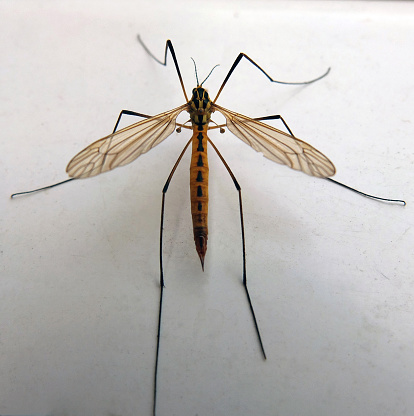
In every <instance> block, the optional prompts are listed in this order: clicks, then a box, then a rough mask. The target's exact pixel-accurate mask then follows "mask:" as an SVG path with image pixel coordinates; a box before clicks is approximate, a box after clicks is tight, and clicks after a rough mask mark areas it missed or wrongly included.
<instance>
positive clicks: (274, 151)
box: [214, 104, 335, 178]
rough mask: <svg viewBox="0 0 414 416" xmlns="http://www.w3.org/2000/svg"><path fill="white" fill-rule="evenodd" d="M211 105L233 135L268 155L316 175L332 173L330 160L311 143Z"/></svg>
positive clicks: (279, 161) (332, 168) (325, 176)
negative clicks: (223, 118) (221, 115)
mask: <svg viewBox="0 0 414 416" xmlns="http://www.w3.org/2000/svg"><path fill="white" fill-rule="evenodd" d="M214 107H215V108H216V109H217V110H218V111H220V113H222V114H223V116H224V117H225V118H226V124H227V127H228V129H229V130H230V131H231V132H232V133H233V134H234V135H235V136H237V137H238V138H239V139H241V140H243V141H244V142H245V143H247V144H248V145H249V146H251V147H253V149H254V150H256V152H261V153H263V155H264V156H265V157H267V158H268V159H270V160H273V161H274V162H276V163H281V164H283V165H288V166H289V167H291V168H292V169H296V170H301V171H302V172H305V173H306V174H308V175H311V176H316V177H318V178H327V177H329V176H333V175H334V174H335V166H334V165H333V163H332V162H331V161H330V160H329V159H328V158H327V157H326V156H325V155H323V154H322V153H321V152H320V151H319V150H316V149H315V148H314V147H312V146H311V145H310V144H308V143H305V142H303V141H302V140H299V139H297V138H296V137H293V136H291V135H290V134H287V133H285V132H283V131H281V130H278V129H275V128H274V127H271V126H269V125H267V124H264V123H261V122H260V121H257V120H253V119H252V118H250V117H246V116H243V115H241V114H237V113H234V112H233V111H229V110H226V109H225V108H223V107H220V106H218V105H217V104H214Z"/></svg>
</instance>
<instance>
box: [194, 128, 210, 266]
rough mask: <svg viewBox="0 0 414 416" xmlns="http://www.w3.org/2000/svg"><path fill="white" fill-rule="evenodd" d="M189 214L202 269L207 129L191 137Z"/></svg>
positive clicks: (204, 241)
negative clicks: (191, 218)
mask: <svg viewBox="0 0 414 416" xmlns="http://www.w3.org/2000/svg"><path fill="white" fill-rule="evenodd" d="M190 194H191V215H192V217H193V230H194V241H195V245H196V250H197V253H198V255H199V257H200V260H201V266H202V267H203V269H204V257H205V255H206V251H207V236H208V225H207V216H208V160H207V130H206V129H203V130H201V131H200V130H198V129H195V131H194V134H193V138H192V156H191V165H190Z"/></svg>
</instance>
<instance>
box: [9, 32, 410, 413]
mask: <svg viewBox="0 0 414 416" xmlns="http://www.w3.org/2000/svg"><path fill="white" fill-rule="evenodd" d="M138 40H139V41H140V43H141V45H142V46H143V47H144V49H145V50H146V51H147V52H148V54H149V55H150V56H152V57H153V58H154V59H155V60H156V61H158V62H159V63H161V64H162V65H166V58H167V52H168V50H169V51H170V53H171V56H172V58H173V60H174V64H175V68H176V70H177V74H178V78H179V80H180V83H181V87H182V90H183V94H184V97H185V99H186V103H185V104H183V105H181V106H179V107H177V108H175V109H173V110H170V111H167V112H164V113H161V114H158V115H156V116H153V117H151V116H148V115H145V114H140V113H135V112H133V111H129V110H122V111H121V113H120V115H119V117H118V121H117V123H116V125H115V128H114V130H113V132H112V133H111V134H110V135H108V136H106V137H104V138H102V139H100V140H98V141H96V142H94V143H92V144H91V145H89V146H88V147H86V148H85V149H84V150H82V151H81V152H80V153H78V154H77V155H76V156H75V157H74V158H73V159H72V160H71V161H70V162H69V164H68V166H67V168H66V171H67V173H68V175H69V176H70V178H71V179H67V180H66V181H63V182H60V183H57V184H54V185H50V186H47V187H45V188H40V189H36V190H34V191H28V192H20V193H17V194H13V195H12V197H13V196H16V195H21V194H27V193H31V192H36V191H39V190H42V189H47V188H51V187H54V186H57V185H60V184H61V183H64V182H67V181H70V180H73V179H81V178H88V177H92V176H96V175H98V174H100V173H103V172H106V171H109V170H111V169H114V168H116V167H118V166H123V165H126V164H128V163H130V162H132V161H133V160H135V159H136V158H137V157H138V156H140V155H142V154H143V153H146V152H148V151H149V150H151V149H152V148H153V147H154V146H156V145H157V144H159V143H161V142H162V141H163V140H164V139H166V138H167V137H168V136H170V135H171V134H172V133H173V132H174V130H175V129H176V127H177V126H178V128H179V129H181V128H185V129H190V128H191V129H192V130H193V134H192V137H191V139H190V140H189V141H188V142H187V144H186V146H185V147H184V149H183V151H182V152H181V154H180V156H179V158H178V160H177V162H176V163H175V165H174V167H173V169H172V171H171V173H170V175H169V177H168V179H167V181H166V183H165V185H164V188H163V191H162V192H163V197H162V205H161V227H160V301H159V317H158V331H157V347H156V355H155V369H154V390H153V392H154V397H153V414H154V416H155V414H156V398H157V377H158V358H159V350H160V335H161V316H162V300H163V293H164V272H163V265H162V236H163V221H164V202H165V194H166V192H167V190H168V186H169V183H170V181H171V179H172V176H173V174H174V172H175V170H176V168H177V166H178V164H179V163H180V161H181V159H182V157H183V155H184V153H185V151H186V150H187V148H188V146H189V145H190V143H191V144H192V156H191V165H190V194H191V214H192V219H193V229H194V240H195V245H196V250H197V253H198V255H199V257H200V260H201V265H202V267H203V269H204V258H205V255H206V251H207V239H208V219H207V216H208V173H209V168H208V159H207V146H208V145H211V146H212V148H213V149H214V150H215V151H216V153H217V154H218V156H219V158H220V159H221V161H222V162H223V164H224V165H225V167H226V169H227V171H228V173H229V174H230V176H231V178H232V180H233V182H234V184H235V187H236V189H237V191H238V193H239V206H240V220H241V234H242V249H243V286H244V288H245V291H246V295H247V300H248V303H249V306H250V311H251V314H252V318H253V321H254V325H255V329H256V333H257V336H258V340H259V343H260V347H261V350H262V353H263V357H264V358H266V354H265V350H264V347H263V343H262V339H261V335H260V331H259V327H258V324H257V321H256V317H255V313H254V310H253V305H252V302H251V299H250V295H249V291H248V288H247V274H246V255H245V238H244V225H243V210H242V198H241V187H240V185H239V184H238V182H237V180H236V178H235V176H234V174H233V172H232V171H231V169H230V168H229V166H228V165H227V163H226V162H225V160H224V158H223V157H222V156H221V154H220V152H219V151H218V149H217V148H216V146H215V145H214V143H213V142H212V141H211V139H210V138H209V137H208V135H207V133H208V131H209V130H211V129H216V128H220V129H222V128H223V127H227V128H228V129H229V130H230V131H231V132H232V133H233V134H234V135H235V136H237V137H238V138H239V139H241V140H243V141H244V142H245V143H246V144H248V145H249V146H251V147H252V148H253V149H254V150H256V151H258V152H261V153H263V155H264V156H265V157H267V158H269V159H271V160H273V161H274V162H277V163H280V164H284V165H287V166H289V167H290V168H292V169H295V170H300V171H303V172H304V173H306V174H308V175H311V176H315V177H319V178H326V179H329V180H330V181H332V182H335V183H337V184H339V185H342V186H344V187H346V188H348V189H351V190H353V191H355V192H358V193H360V194H362V195H364V196H368V197H371V198H375V199H381V200H385V201H389V202H400V203H403V204H404V205H405V202H404V201H402V200H391V199H387V198H379V197H375V196H372V195H368V194H364V193H362V192H360V191H357V190H355V189H353V188H350V187H348V186H347V185H344V184H341V183H339V182H336V181H334V180H333V179H330V178H329V177H330V176H333V175H334V174H335V167H334V165H333V164H332V162H331V161H330V160H329V159H328V158H327V157H326V156H324V155H323V154H322V153H321V152H319V151H318V150H316V149H315V148H314V147H312V146H311V145H309V144H307V143H305V142H303V141H302V140H299V139H297V138H296V137H295V136H294V135H293V133H292V131H291V130H290V129H289V127H288V125H287V124H286V123H285V121H284V120H283V118H282V117H281V116H280V115H273V116H267V117H262V118H258V119H253V118H250V117H247V116H244V115H241V114H238V113H235V112H233V111H230V110H227V109H225V108H223V107H221V106H219V105H218V104H216V101H217V98H218V97H219V95H220V93H221V91H222V90H223V88H224V86H225V85H226V83H227V81H228V79H229V78H230V76H231V74H232V73H233V71H234V69H235V68H236V67H237V65H238V64H239V62H240V61H241V60H242V58H245V59H247V60H248V61H249V62H250V63H252V64H253V65H254V66H255V67H256V68H257V69H259V70H260V71H261V72H262V73H263V74H264V75H265V76H266V77H267V78H269V80H270V81H272V82H277V83H282V84H298V85H302V84H310V83H312V82H315V81H317V80H319V79H321V78H323V77H324V76H326V75H327V74H328V72H329V70H328V71H327V72H326V73H325V74H323V75H322V76H320V77H319V78H316V79H313V80H311V81H307V82H299V83H286V82H280V81H275V80H273V79H272V78H271V77H270V76H269V75H268V74H267V73H266V72H265V71H264V70H263V69H262V68H261V67H260V66H259V65H257V64H256V63H255V62H254V61H253V60H252V59H250V58H249V57H248V56H247V55H245V54H243V53H240V54H239V55H238V57H237V58H236V60H235V61H234V63H233V66H232V67H231V69H230V71H229V72H228V74H227V76H226V78H225V79H224V81H223V83H222V85H221V87H220V89H219V91H218V93H217V95H216V97H215V99H214V100H211V99H210V97H209V95H208V93H207V91H206V89H204V88H203V86H202V85H203V83H204V81H203V82H202V83H201V84H200V83H198V81H197V86H196V88H194V89H193V91H192V97H191V99H190V100H189V99H188V97H187V94H186V91H185V88H184V83H183V79H182V77H181V73H180V69H179V67H178V62H177V59H176V56H175V52H174V48H173V46H172V43H171V41H169V40H168V41H167V43H166V48H165V57H164V62H161V61H159V60H158V59H157V58H155V57H154V56H153V55H152V53H151V52H150V51H149V50H148V49H147V47H146V46H145V45H144V44H143V43H142V41H141V39H140V38H139V37H138ZM210 73H211V72H210ZM207 78H208V77H207ZM207 78H206V79H207ZM184 111H187V112H188V113H189V115H190V121H191V127H189V126H187V125H186V123H185V124H180V123H177V121H176V120H177V117H178V115H179V114H180V113H182V112H184ZM215 111H218V112H220V113H221V114H222V115H223V116H224V118H225V119H226V123H225V124H224V125H214V126H211V125H210V122H212V120H211V116H212V114H213V113H214V112H215ZM125 114H127V115H132V116H140V117H143V118H144V120H142V121H139V122H138V123H135V124H132V125H131V126H128V127H125V128H123V129H121V130H117V127H118V124H119V121H120V119H121V117H122V116H123V115H125ZM275 119H278V120H281V121H282V123H283V124H284V126H285V127H286V129H287V130H288V132H289V133H285V132H283V131H281V130H278V129H276V128H274V127H272V126H269V125H268V124H265V123H262V121H263V120H275Z"/></svg>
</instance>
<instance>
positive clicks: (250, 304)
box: [208, 139, 266, 359]
mask: <svg viewBox="0 0 414 416" xmlns="http://www.w3.org/2000/svg"><path fill="white" fill-rule="evenodd" d="M208 141H209V143H210V144H211V146H212V147H213V149H214V150H215V151H216V153H217V155H218V156H219V158H220V160H221V161H222V162H223V165H224V166H225V168H226V169H227V172H229V175H230V177H231V178H232V179H233V182H234V185H235V187H236V189H237V191H238V193H239V206H240V223H241V235H242V249H243V286H244V289H245V290H246V295H247V300H248V302H249V306H250V311H251V313H252V317H253V322H254V326H255V328H256V333H257V337H258V339H259V344H260V348H261V350H262V353H263V358H264V359H266V353H265V350H264V347H263V342H262V337H261V335H260V331H259V325H258V324H257V319H256V315H255V313H254V309H253V304H252V301H251V298H250V294H249V290H248V288H247V274H246V244H245V237H244V221H243V206H242V196H241V187H240V185H239V183H238V182H237V179H236V177H235V176H234V174H233V172H232V171H231V169H230V167H229V165H228V164H227V162H226V161H225V160H224V158H223V156H222V155H221V153H220V152H219V151H218V149H217V147H216V146H215V145H214V143H213V142H212V141H211V140H210V139H208Z"/></svg>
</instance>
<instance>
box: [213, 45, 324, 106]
mask: <svg viewBox="0 0 414 416" xmlns="http://www.w3.org/2000/svg"><path fill="white" fill-rule="evenodd" d="M243 58H246V59H247V60H248V61H249V62H250V63H252V64H253V65H254V66H255V67H256V68H257V69H259V70H260V71H261V72H262V73H263V74H264V75H266V77H267V78H268V79H269V80H270V82H276V83H278V84H285V85H306V84H312V83H313V82H316V81H319V80H320V79H322V78H324V77H326V76H327V75H328V74H329V71H330V70H331V68H328V70H327V71H326V72H325V73H324V74H322V75H321V76H319V77H318V78H315V79H311V80H310V81H304V82H284V81H276V80H275V79H273V78H272V77H271V76H270V75H269V74H268V73H267V72H265V70H264V69H263V68H261V67H260V66H259V65H258V64H257V63H256V62H254V61H253V59H251V58H249V57H248V56H247V55H246V54H245V53H243V52H241V53H240V54H239V56H238V57H237V58H236V60H235V61H234V63H233V65H232V67H231V68H230V71H229V73H228V74H227V76H226V78H224V81H223V84H221V87H220V89H219V91H218V93H217V95H216V98H215V99H214V100H213V103H215V102H216V101H217V98H218V97H219V95H220V94H221V91H222V90H223V88H224V86H225V85H226V83H227V81H228V80H229V78H230V76H231V74H232V73H233V71H234V70H235V69H236V67H237V65H238V64H239V63H240V61H241V60H242V59H243Z"/></svg>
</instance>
